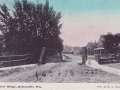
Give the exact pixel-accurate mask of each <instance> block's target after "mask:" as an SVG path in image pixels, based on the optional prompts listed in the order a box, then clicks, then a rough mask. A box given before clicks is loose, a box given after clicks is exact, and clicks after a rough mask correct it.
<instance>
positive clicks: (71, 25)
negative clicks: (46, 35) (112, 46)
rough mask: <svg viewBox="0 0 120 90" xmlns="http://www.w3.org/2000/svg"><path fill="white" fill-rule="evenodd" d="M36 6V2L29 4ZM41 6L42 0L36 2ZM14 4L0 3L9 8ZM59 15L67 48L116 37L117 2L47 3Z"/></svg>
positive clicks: (119, 26) (4, 0) (119, 2)
mask: <svg viewBox="0 0 120 90" xmlns="http://www.w3.org/2000/svg"><path fill="white" fill-rule="evenodd" d="M29 1H32V2H35V3H36V2H37V0H29ZM38 1H39V2H41V3H43V4H44V3H45V0H38ZM13 2H14V0H0V4H2V3H5V4H6V5H7V6H8V7H9V8H12V5H13ZM49 3H50V6H53V8H54V10H55V11H57V12H61V13H62V18H61V23H63V26H62V29H61V32H62V33H61V35H60V36H61V38H62V39H63V40H64V44H66V45H69V46H80V47H83V46H85V45H87V43H88V42H91V41H92V42H94V41H95V40H96V41H98V39H99V37H100V35H102V34H107V33H108V32H112V33H113V34H115V33H120V0H49Z"/></svg>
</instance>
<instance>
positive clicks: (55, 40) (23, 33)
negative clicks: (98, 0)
mask: <svg viewBox="0 0 120 90" xmlns="http://www.w3.org/2000/svg"><path fill="white" fill-rule="evenodd" d="M13 7H14V10H13V13H12V14H10V11H9V9H8V7H7V6H6V5H5V4H3V5H1V6H0V8H1V11H0V21H1V22H2V24H1V27H2V29H1V31H2V32H3V34H4V38H5V44H6V50H7V51H9V52H12V53H14V54H23V53H40V49H41V48H42V47H49V48H54V49H59V50H62V49H63V44H62V42H63V41H62V39H61V38H60V37H59V35H60V34H61V32H60V29H61V27H62V24H59V23H60V19H61V13H60V12H55V11H54V10H53V7H50V6H49V1H48V0H46V3H45V5H43V4H41V3H39V2H38V3H37V4H34V3H32V2H29V1H27V0H22V1H20V0H15V2H14V5H13Z"/></svg>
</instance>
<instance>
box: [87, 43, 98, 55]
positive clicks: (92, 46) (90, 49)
mask: <svg viewBox="0 0 120 90" xmlns="http://www.w3.org/2000/svg"><path fill="white" fill-rule="evenodd" d="M97 46H98V44H97V43H96V41H95V42H88V44H87V45H86V49H87V55H94V49H95V48H97Z"/></svg>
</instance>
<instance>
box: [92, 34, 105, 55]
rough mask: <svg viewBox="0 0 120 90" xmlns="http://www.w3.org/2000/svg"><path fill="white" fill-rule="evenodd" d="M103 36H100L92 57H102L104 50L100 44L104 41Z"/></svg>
mask: <svg viewBox="0 0 120 90" xmlns="http://www.w3.org/2000/svg"><path fill="white" fill-rule="evenodd" d="M104 40H105V39H104V35H101V36H100V38H99V40H98V43H97V44H98V46H97V48H95V49H94V55H103V54H105V50H104V48H103V45H102V42H103V41H104Z"/></svg>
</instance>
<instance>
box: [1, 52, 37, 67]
mask: <svg viewBox="0 0 120 90" xmlns="http://www.w3.org/2000/svg"><path fill="white" fill-rule="evenodd" d="M33 57H34V55H30V54H25V55H7V56H0V67H10V66H18V65H26V64H32V63H37V62H36V60H34V58H33Z"/></svg>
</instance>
